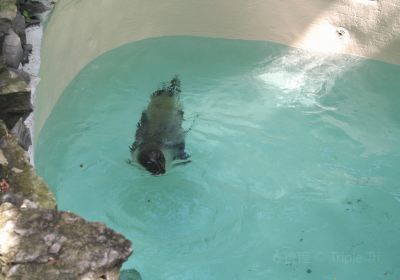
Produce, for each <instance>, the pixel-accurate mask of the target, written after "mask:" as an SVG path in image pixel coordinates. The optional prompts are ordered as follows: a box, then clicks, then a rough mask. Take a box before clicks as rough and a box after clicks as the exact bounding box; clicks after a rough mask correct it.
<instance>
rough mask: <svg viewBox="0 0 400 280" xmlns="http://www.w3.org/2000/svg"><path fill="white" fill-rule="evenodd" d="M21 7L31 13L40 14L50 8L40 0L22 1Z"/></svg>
mask: <svg viewBox="0 0 400 280" xmlns="http://www.w3.org/2000/svg"><path fill="white" fill-rule="evenodd" d="M19 7H20V9H21V11H27V12H28V14H29V15H38V14H41V13H43V12H45V11H48V10H49V8H48V7H46V6H45V5H44V4H43V3H41V2H39V1H20V5H19Z"/></svg>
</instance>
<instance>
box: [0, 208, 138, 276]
mask: <svg viewBox="0 0 400 280" xmlns="http://www.w3.org/2000/svg"><path fill="white" fill-rule="evenodd" d="M99 235H104V236H105V237H106V239H105V241H104V242H98V241H96V237H98V236H99ZM0 236H1V237H2V239H3V240H4V241H5V242H2V243H1V244H0V255H1V259H2V263H3V269H2V271H1V272H2V273H3V275H4V276H5V277H6V279H89V280H90V279H93V280H94V279H96V280H97V279H109V280H114V279H115V280H117V279H118V277H119V269H120V267H121V265H122V263H123V262H124V261H125V260H126V259H127V258H128V257H129V256H130V255H131V253H132V246H131V242H130V241H129V240H127V239H125V238H124V237H123V236H122V235H120V234H118V233H116V232H114V231H113V230H111V229H109V228H106V227H105V226H104V225H102V224H99V223H90V222H86V221H85V220H83V219H82V218H80V217H78V216H76V215H75V214H72V213H69V212H57V211H56V210H51V209H40V208H37V209H32V208H30V209H20V208H17V207H15V206H13V205H12V204H10V203H3V204H2V205H0ZM0 277H1V276H0ZM0 279H1V278H0Z"/></svg>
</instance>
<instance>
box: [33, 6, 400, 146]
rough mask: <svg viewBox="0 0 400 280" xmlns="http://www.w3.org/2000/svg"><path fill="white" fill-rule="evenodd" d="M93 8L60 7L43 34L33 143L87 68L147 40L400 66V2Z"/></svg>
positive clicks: (56, 9)
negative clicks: (193, 39)
mask: <svg viewBox="0 0 400 280" xmlns="http://www.w3.org/2000/svg"><path fill="white" fill-rule="evenodd" d="M94 1H96V0H88V1H73V0H61V1H58V3H57V5H56V8H55V10H54V14H53V16H52V18H51V20H50V23H49V25H48V26H47V28H46V31H45V37H44V40H43V45H42V48H43V49H42V50H43V53H44V54H45V55H43V57H42V66H41V77H42V80H41V83H40V84H39V88H38V92H40V94H39V96H38V100H37V104H36V107H37V110H36V112H35V137H34V139H35V141H34V142H36V140H37V138H38V135H39V134H40V131H41V129H42V127H43V125H44V123H45V121H46V119H47V117H48V116H49V114H50V112H51V110H52V108H53V107H54V105H55V103H56V102H57V100H58V98H59V97H60V95H61V94H62V92H63V90H64V89H65V87H66V86H67V85H68V83H69V82H70V81H71V80H72V79H73V78H74V77H75V76H76V74H77V73H78V72H79V71H80V70H81V69H82V68H83V67H84V66H85V65H86V64H87V63H89V62H90V61H91V60H93V59H94V58H96V57H97V56H99V55H101V54H103V53H105V52H106V51H108V50H111V49H113V48H115V47H118V46H121V45H123V44H125V43H128V42H132V41H139V40H143V39H146V38H152V37H160V36H171V35H189V36H204V37H218V38H226V39H244V40H260V41H273V42H278V43H282V44H285V45H289V46H293V47H297V48H302V49H305V50H311V51H322V52H328V53H346V54H352V55H356V56H362V57H366V58H373V59H377V60H381V61H384V62H388V63H394V64H400V56H399V55H398V54H397V52H396V50H398V49H400V18H398V17H397V18H396V17H395V16H396V14H398V13H399V12H400V0H396V1H394V2H393V1H388V0H382V1H371V0H341V1H336V2H334V3H330V4H326V3H325V1H322V0H303V1H301V2H300V3H299V2H298V1H294V0H292V1H291V2H290V3H288V2H277V3H275V2H274V1H272V0H269V1H263V2H257V3H255V4H251V5H249V4H247V5H244V4H243V3H242V2H241V1H239V0H235V1H234V2H232V1H226V0H223V1H219V2H218V3H215V1H211V0H207V1H201V2H198V1H194V0H190V1H183V0H169V1H164V2H163V3H162V4H160V3H158V2H156V1H150V2H149V1H147V2H143V1H139V0H135V1H129V0H118V2H115V1H113V2H110V1H100V2H99V1H96V3H94ZM94 6H95V7H96V9H93V7H94ZM122 7H123V8H122ZM77 19H78V20H77ZM60 30H62V33H63V36H61V37H60V36H59V35H60Z"/></svg>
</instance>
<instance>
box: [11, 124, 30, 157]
mask: <svg viewBox="0 0 400 280" xmlns="http://www.w3.org/2000/svg"><path fill="white" fill-rule="evenodd" d="M11 133H12V134H14V135H15V137H16V138H17V140H18V144H19V145H20V146H21V147H22V148H23V149H24V150H25V151H27V150H28V149H29V147H30V146H31V145H32V139H31V133H30V131H29V129H28V128H27V127H26V126H25V124H24V121H23V119H22V118H20V119H19V121H18V122H17V123H16V124H15V125H14V127H13V128H12V129H11Z"/></svg>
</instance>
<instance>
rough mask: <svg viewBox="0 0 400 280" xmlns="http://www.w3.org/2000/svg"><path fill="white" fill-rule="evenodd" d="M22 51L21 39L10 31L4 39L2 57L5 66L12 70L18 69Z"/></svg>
mask: <svg viewBox="0 0 400 280" xmlns="http://www.w3.org/2000/svg"><path fill="white" fill-rule="evenodd" d="M23 53H24V52H23V49H22V44H21V39H20V38H19V36H18V35H17V34H16V33H15V32H14V31H13V30H12V29H10V30H9V32H8V34H7V35H6V36H5V37H4V42H3V49H2V56H3V58H4V62H5V64H6V65H8V66H10V67H12V68H18V66H19V64H20V63H21V60H22V55H23Z"/></svg>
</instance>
